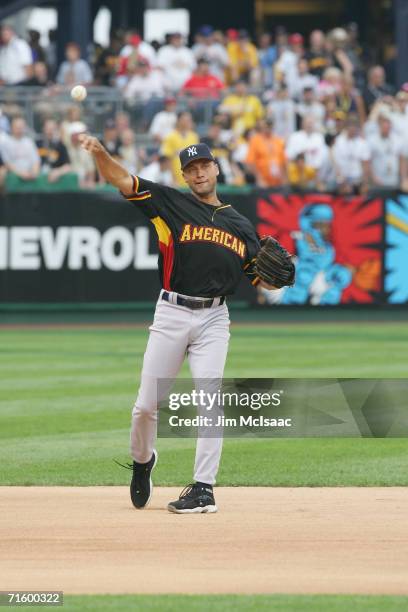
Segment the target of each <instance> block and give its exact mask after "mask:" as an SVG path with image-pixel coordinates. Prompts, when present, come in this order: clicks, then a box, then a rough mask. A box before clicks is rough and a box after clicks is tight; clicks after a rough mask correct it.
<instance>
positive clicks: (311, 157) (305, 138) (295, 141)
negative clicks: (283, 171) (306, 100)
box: [286, 115, 327, 170]
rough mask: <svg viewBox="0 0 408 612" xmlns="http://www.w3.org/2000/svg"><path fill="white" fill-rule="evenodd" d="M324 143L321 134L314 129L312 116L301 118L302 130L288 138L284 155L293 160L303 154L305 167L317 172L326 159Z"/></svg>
mask: <svg viewBox="0 0 408 612" xmlns="http://www.w3.org/2000/svg"><path fill="white" fill-rule="evenodd" d="M326 148H327V147H326V143H325V141H324V137H323V134H322V133H321V132H319V131H318V130H317V129H316V122H315V119H314V117H313V116H311V115H306V116H305V117H303V121H302V129H301V130H298V131H297V132H294V134H292V135H291V136H290V137H289V140H288V142H287V145H286V155H287V157H288V159H289V160H294V159H296V157H297V156H298V155H300V154H301V153H304V154H305V162H306V165H308V166H311V167H312V168H315V169H316V170H319V169H320V168H321V166H322V164H323V162H324V160H325V158H326Z"/></svg>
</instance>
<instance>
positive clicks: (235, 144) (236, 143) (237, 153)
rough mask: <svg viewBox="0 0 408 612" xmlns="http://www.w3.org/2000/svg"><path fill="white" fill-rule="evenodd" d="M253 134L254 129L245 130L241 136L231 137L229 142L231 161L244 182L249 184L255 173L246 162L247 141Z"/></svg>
mask: <svg viewBox="0 0 408 612" xmlns="http://www.w3.org/2000/svg"><path fill="white" fill-rule="evenodd" d="M253 134H255V129H252V130H246V131H245V132H244V133H243V134H242V135H241V136H238V137H235V138H233V140H232V141H231V142H230V144H229V148H230V149H231V161H232V162H233V163H234V164H236V166H237V167H238V169H239V171H240V172H241V174H242V176H243V180H244V181H245V183H248V184H250V185H254V184H255V182H256V177H255V175H254V174H253V173H252V172H251V170H250V169H249V168H248V165H247V163H246V160H247V157H248V151H249V143H250V141H251V138H252V136H253Z"/></svg>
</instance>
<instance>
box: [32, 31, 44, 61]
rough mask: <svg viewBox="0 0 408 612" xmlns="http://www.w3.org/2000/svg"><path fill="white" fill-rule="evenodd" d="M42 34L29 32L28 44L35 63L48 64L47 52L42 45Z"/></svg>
mask: <svg viewBox="0 0 408 612" xmlns="http://www.w3.org/2000/svg"><path fill="white" fill-rule="evenodd" d="M40 37H41V34H40V33H39V32H38V31H37V30H28V44H29V45H30V48H31V54H32V59H33V63H35V62H42V63H44V64H45V63H46V57H45V51H44V49H43V48H42V46H41V43H40Z"/></svg>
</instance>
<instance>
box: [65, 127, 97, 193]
mask: <svg viewBox="0 0 408 612" xmlns="http://www.w3.org/2000/svg"><path fill="white" fill-rule="evenodd" d="M86 130H87V127H86V125H85V124H84V123H82V121H73V122H72V123H71V124H70V125H69V127H68V134H69V136H70V142H69V146H68V147H67V149H68V155H69V159H70V162H71V168H72V171H73V172H75V174H76V175H77V176H78V182H79V186H80V187H81V188H82V189H92V188H94V187H95V178H96V168H95V164H94V161H93V157H92V155H89V153H87V152H86V151H85V149H83V148H82V147H81V143H80V142H79V139H78V137H79V135H80V134H83V133H84V132H86Z"/></svg>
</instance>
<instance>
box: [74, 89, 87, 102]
mask: <svg viewBox="0 0 408 612" xmlns="http://www.w3.org/2000/svg"><path fill="white" fill-rule="evenodd" d="M87 95H88V92H87V91H86V89H85V87H84V86H83V85H75V87H73V88H72V89H71V98H72V99H73V100H76V102H82V101H83V100H85V98H86V96H87Z"/></svg>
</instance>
